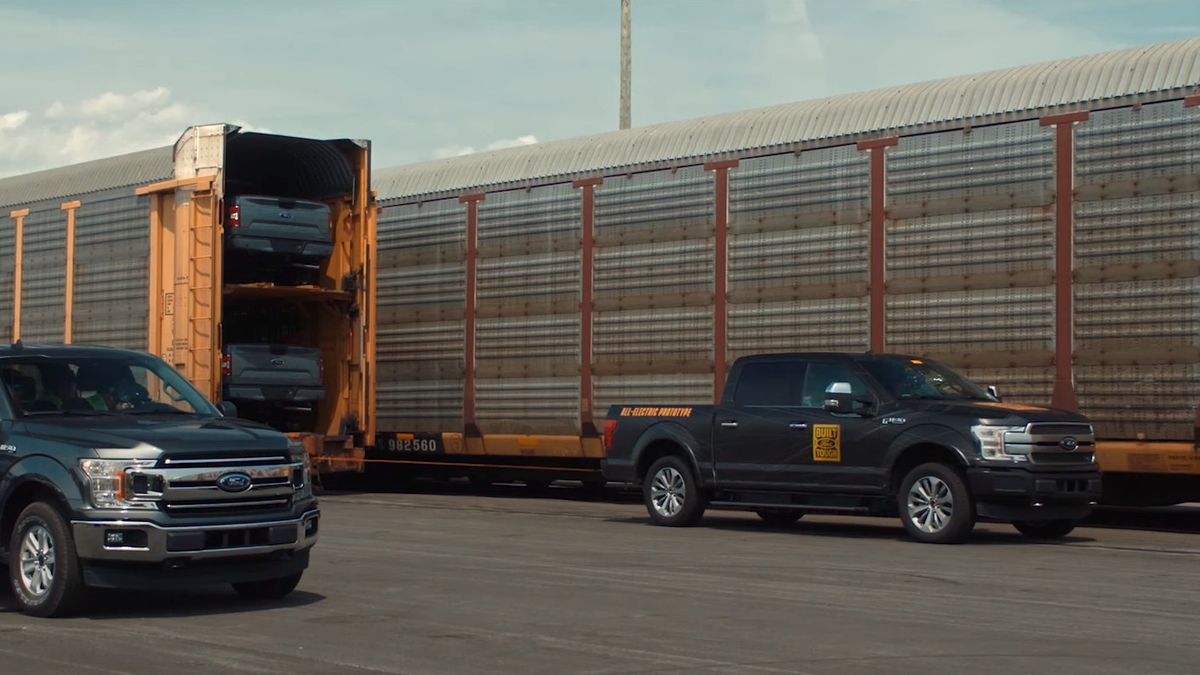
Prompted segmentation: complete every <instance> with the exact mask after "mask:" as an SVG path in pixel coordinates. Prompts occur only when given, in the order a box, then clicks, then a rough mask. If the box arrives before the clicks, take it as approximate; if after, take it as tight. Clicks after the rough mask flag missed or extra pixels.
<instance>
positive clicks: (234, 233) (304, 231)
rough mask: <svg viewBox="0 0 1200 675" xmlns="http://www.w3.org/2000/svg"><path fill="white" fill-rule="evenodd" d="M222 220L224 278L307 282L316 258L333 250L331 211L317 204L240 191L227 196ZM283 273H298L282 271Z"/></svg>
mask: <svg viewBox="0 0 1200 675" xmlns="http://www.w3.org/2000/svg"><path fill="white" fill-rule="evenodd" d="M230 202H231V203H230V206H229V209H228V212H227V213H226V217H225V222H226V228H225V253H226V255H227V256H228V257H229V258H230V262H231V263H232V264H231V265H229V268H230V269H228V270H227V272H226V277H227V279H226V280H227V281H262V280H263V278H262V277H263V276H264V275H266V276H268V277H270V276H272V275H274V277H275V278H276V280H279V281H291V280H292V279H288V278H284V277H285V276H288V277H292V278H297V279H299V281H300V283H311V282H312V277H313V275H314V274H315V273H316V272H317V271H318V270H319V269H320V265H321V262H322V261H323V260H325V259H326V258H328V257H329V256H330V255H332V254H333V235H332V228H333V226H332V224H331V222H330V209H329V207H328V206H327V205H325V204H322V203H320V202H312V201H305V200H302V199H280V198H278V197H268V196H262V195H240V196H237V197H234V198H232V199H231V200H230ZM285 272H289V273H293V272H299V274H298V275H297V274H287V275H284V273H285Z"/></svg>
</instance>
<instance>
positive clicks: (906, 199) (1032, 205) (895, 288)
mask: <svg viewBox="0 0 1200 675" xmlns="http://www.w3.org/2000/svg"><path fill="white" fill-rule="evenodd" d="M1054 175H1055V164H1054V130H1053V128H1052V127H1042V126H1040V125H1039V124H1038V123H1037V122H1036V121H1031V122H1018V123H1012V124H1005V125H1002V126H996V127H987V128H982V129H974V130H971V131H970V132H969V133H966V132H963V131H949V132H942V133H937V134H929V135H926V136H916V137H904V138H902V139H900V142H899V144H898V145H897V146H896V147H894V148H891V149H890V150H889V151H888V153H887V194H888V213H889V216H890V217H891V219H890V220H889V221H888V222H887V226H886V236H887V260H886V266H887V280H888V297H887V300H886V306H887V310H886V311H887V345H888V348H889V349H892V350H895V351H900V352H905V353H912V354H919V355H927V356H933V357H942V358H952V359H953V361H955V362H962V361H963V360H964V355H967V354H979V353H981V352H990V353H993V354H995V353H1001V354H1004V358H1005V359H1011V360H1012V361H1013V362H1016V363H1021V362H1024V363H1028V362H1030V361H1033V362H1037V361H1048V359H1049V355H1050V353H1052V351H1053V349H1054V293H1053V287H1051V286H1049V284H1051V283H1052V282H1053V273H1054V214H1053V203H1054ZM978 358H979V357H977V356H976V357H968V358H966V360H967V361H968V362H970V361H975V360H977V359H978ZM985 358H986V357H985ZM995 359H996V357H995V356H992V357H991V358H990V359H988V360H993V361H994V360H995ZM971 374H972V375H975V376H976V377H982V378H986V384H995V385H997V386H999V387H1001V388H1002V389H1004V395H1005V398H1006V400H1011V401H1017V402H1022V403H1045V402H1047V401H1048V400H1049V398H1050V394H1051V391H1052V389H1053V378H1052V377H1051V376H1050V375H1048V374H1046V373H1040V374H1039V371H1038V370H1037V369H1036V368H1029V367H1017V366H1012V367H1007V368H998V367H989V368H978V367H977V368H975V369H973V371H971Z"/></svg>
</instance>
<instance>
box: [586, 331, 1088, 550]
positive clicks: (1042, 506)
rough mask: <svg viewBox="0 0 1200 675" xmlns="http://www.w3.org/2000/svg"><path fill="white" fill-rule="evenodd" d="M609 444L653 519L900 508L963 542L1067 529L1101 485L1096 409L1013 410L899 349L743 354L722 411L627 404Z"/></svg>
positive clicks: (926, 537) (613, 419)
mask: <svg viewBox="0 0 1200 675" xmlns="http://www.w3.org/2000/svg"><path fill="white" fill-rule="evenodd" d="M604 442H605V445H606V447H607V452H608V455H607V459H606V460H605V461H604V465H603V470H604V474H605V477H606V478H608V479H609V480H612V481H619V482H627V483H635V484H641V486H642V493H643V498H644V500H645V503H646V509H647V511H648V512H649V514H650V517H651V519H652V520H653V521H654V522H655V523H658V524H660V525H668V526H686V525H692V524H695V523H696V522H697V521H698V520H699V519H700V517H701V516H702V514H703V513H704V510H705V509H706V508H707V507H712V508H720V509H738V510H748V511H755V512H757V513H758V514H759V516H760V517H761V518H762V519H763V520H765V521H767V522H768V523H771V524H776V525H783V524H790V523H792V522H795V521H796V520H797V519H798V518H800V517H801V516H802V515H804V514H805V513H832V514H838V513H840V514H862V515H888V516H896V515H898V516H899V517H900V520H901V521H902V522H903V523H904V527H905V529H906V530H907V531H908V533H909V534H910V535H911V536H912V537H913V538H914V539H916V540H918V541H921V542H929V543H957V542H961V541H963V540H964V539H966V538H967V536H968V535H969V533H970V532H971V530H972V528H973V527H974V525H975V522H976V520H977V519H987V520H997V521H1002V522H1010V523H1012V524H1013V525H1014V526H1015V527H1016V528H1017V529H1018V530H1019V531H1020V532H1022V533H1023V534H1025V535H1027V536H1029V537H1034V538H1058V537H1063V536H1066V535H1067V534H1068V533H1070V532H1071V530H1073V529H1074V527H1075V525H1076V524H1077V523H1078V522H1079V521H1080V520H1081V519H1082V518H1084V517H1085V516H1086V515H1087V514H1088V513H1089V512H1090V510H1091V507H1092V505H1094V504H1095V503H1096V501H1097V500H1098V499H1099V497H1100V488H1101V477H1100V470H1099V468H1098V466H1097V465H1096V463H1095V455H1094V442H1095V441H1094V436H1093V432H1092V427H1091V425H1090V424H1089V423H1088V420H1087V419H1086V418H1084V417H1082V416H1080V415H1077V414H1074V413H1069V412H1063V411H1059V410H1053V409H1049V408H1041V407H1034V406H1025V405H1008V404H1005V403H1003V402H1001V400H1000V399H999V396H998V395H996V394H995V391H994V389H992V388H988V389H986V390H985V389H983V388H981V387H979V386H978V385H976V384H974V383H972V382H970V381H969V380H967V379H966V378H964V377H963V376H961V375H959V374H958V373H956V372H954V371H953V370H951V369H949V368H947V367H946V366H944V365H942V364H939V363H937V362H934V361H931V360H929V359H920V358H913V357H908V356H899V355H883V354H839V353H831V354H781V355H762V356H751V357H744V358H742V359H739V360H738V361H737V362H735V363H734V365H733V368H732V370H731V372H730V377H729V380H728V382H727V384H726V387H725V390H724V394H723V396H722V400H721V403H720V405H717V406H694V405H668V406H663V405H632V404H631V405H615V406H612V407H611V408H610V409H609V411H608V417H607V420H606V423H605V429H604Z"/></svg>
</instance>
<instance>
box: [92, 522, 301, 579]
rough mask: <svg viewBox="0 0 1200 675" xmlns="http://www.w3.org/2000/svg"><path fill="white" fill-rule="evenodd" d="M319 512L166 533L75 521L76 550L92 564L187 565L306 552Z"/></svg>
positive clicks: (145, 526) (158, 528)
mask: <svg viewBox="0 0 1200 675" xmlns="http://www.w3.org/2000/svg"><path fill="white" fill-rule="evenodd" d="M320 517H321V510H320V509H317V508H314V509H311V510H308V511H306V512H304V514H303V515H301V516H299V517H298V518H290V519H287V520H276V521H270V522H249V523H236V524H223V525H182V526H177V527H176V526H171V527H165V526H162V525H157V524H155V523H150V522H146V521H137V520H73V521H71V527H72V529H73V531H74V535H75V549H76V551H77V552H78V554H79V557H80V558H81V559H82V560H83V561H84V564H85V565H86V564H88V563H91V562H113V563H149V564H161V563H170V562H183V563H186V562H191V561H197V560H216V559H228V558H249V557H256V556H258V557H262V556H271V555H273V554H278V553H280V552H284V553H287V552H293V553H295V552H300V551H307V550H308V549H309V548H312V546H313V545H314V544H316V543H317V530H318V523H319V521H320Z"/></svg>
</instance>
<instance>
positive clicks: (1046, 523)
mask: <svg viewBox="0 0 1200 675" xmlns="http://www.w3.org/2000/svg"><path fill="white" fill-rule="evenodd" d="M1078 524H1079V521H1078V520H1018V521H1016V522H1014V523H1013V527H1015V528H1017V531H1018V532H1020V533H1021V534H1023V535H1025V536H1026V537H1029V538H1030V539H1062V538H1063V537H1065V536H1067V535H1068V534H1071V531H1072V530H1074V529H1075V526H1076V525H1078Z"/></svg>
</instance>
